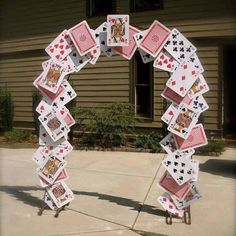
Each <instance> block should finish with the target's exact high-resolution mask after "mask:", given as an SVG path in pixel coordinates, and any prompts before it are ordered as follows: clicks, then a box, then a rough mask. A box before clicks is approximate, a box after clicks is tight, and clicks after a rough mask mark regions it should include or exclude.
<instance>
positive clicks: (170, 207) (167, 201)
mask: <svg viewBox="0 0 236 236" xmlns="http://www.w3.org/2000/svg"><path fill="white" fill-rule="evenodd" d="M157 200H158V202H159V203H160V204H161V206H162V207H163V208H164V209H165V210H166V211H168V212H170V213H171V214H173V215H175V216H177V217H180V218H181V217H183V215H184V210H182V209H177V207H176V206H175V204H174V202H173V200H172V199H171V196H170V195H169V194H168V193H164V194H163V195H162V196H160V197H158V199H157Z"/></svg>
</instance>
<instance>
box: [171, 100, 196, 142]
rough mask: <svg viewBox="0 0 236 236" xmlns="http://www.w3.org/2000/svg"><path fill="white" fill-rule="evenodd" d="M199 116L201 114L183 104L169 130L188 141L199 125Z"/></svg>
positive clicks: (172, 120)
mask: <svg viewBox="0 0 236 236" xmlns="http://www.w3.org/2000/svg"><path fill="white" fill-rule="evenodd" d="M199 115H200V113H199V112H196V111H194V110H193V109H191V108H190V107H189V106H188V105H187V104H184V103H181V104H180V105H179V107H178V110H177V112H176V113H175V115H174V116H173V118H172V119H171V121H170V123H169V126H168V128H167V129H168V130H169V131H170V132H172V133H174V134H176V135H178V136H179V137H181V138H183V139H187V138H188V136H189V134H190V133H191V130H192V128H193V127H194V126H195V124H196V123H197V121H198V117H199Z"/></svg>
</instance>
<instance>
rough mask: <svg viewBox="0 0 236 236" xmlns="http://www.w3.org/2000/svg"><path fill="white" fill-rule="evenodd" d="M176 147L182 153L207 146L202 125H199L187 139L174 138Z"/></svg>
mask: <svg viewBox="0 0 236 236" xmlns="http://www.w3.org/2000/svg"><path fill="white" fill-rule="evenodd" d="M174 138H175V141H176V145H177V147H178V148H179V149H180V150H181V151H185V150H188V149H192V148H197V147H201V146H204V145H207V144H208V142H207V138H206V134H205V131H204V128H203V125H202V124H197V125H195V126H194V127H193V128H192V131H191V132H190V135H189V136H188V138H187V139H183V138H181V137H179V136H176V135H175V136H174Z"/></svg>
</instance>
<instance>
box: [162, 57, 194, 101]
mask: <svg viewBox="0 0 236 236" xmlns="http://www.w3.org/2000/svg"><path fill="white" fill-rule="evenodd" d="M198 76H199V71H198V69H196V68H195V67H194V64H193V63H192V62H190V61H187V62H186V63H183V64H181V65H180V66H178V67H177V69H176V70H175V71H174V73H173V74H172V75H171V77H170V78H169V80H168V81H167V82H166V86H167V87H169V88H171V89H172V90H173V91H175V92H176V93H177V94H179V95H180V96H181V97H184V96H185V95H186V94H187V93H188V91H189V89H190V88H191V87H192V85H193V84H194V82H195V81H196V80H197V78H198Z"/></svg>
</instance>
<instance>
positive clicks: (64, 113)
mask: <svg viewBox="0 0 236 236" xmlns="http://www.w3.org/2000/svg"><path fill="white" fill-rule="evenodd" d="M56 116H57V117H58V116H60V117H61V118H62V119H63V120H64V122H65V123H66V125H67V126H68V127H69V128H70V127H71V126H72V125H74V124H75V120H74V118H73V117H72V115H71V114H70V112H69V110H68V109H67V108H66V107H65V106H62V107H60V108H59V109H57V110H56Z"/></svg>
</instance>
